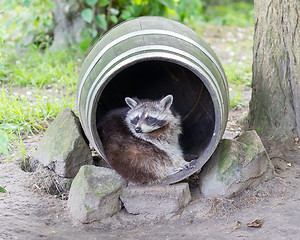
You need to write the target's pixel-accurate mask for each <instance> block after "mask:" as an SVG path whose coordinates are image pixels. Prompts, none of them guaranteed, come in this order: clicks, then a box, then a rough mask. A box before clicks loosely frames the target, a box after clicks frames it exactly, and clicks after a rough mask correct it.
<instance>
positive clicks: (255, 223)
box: [247, 218, 264, 228]
mask: <svg viewBox="0 0 300 240" xmlns="http://www.w3.org/2000/svg"><path fill="white" fill-rule="evenodd" d="M263 222H264V219H263V218H257V219H255V220H253V221H252V222H249V223H247V226H248V227H254V228H259V227H261V226H262V225H263Z"/></svg>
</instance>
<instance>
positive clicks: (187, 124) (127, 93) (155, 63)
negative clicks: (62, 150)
mask: <svg viewBox="0 0 300 240" xmlns="http://www.w3.org/2000/svg"><path fill="white" fill-rule="evenodd" d="M203 79H204V78H203V77H202V76H197V75H195V74H194V73H193V72H192V71H191V70H189V69H187V68H185V67H183V66H181V65H178V64H176V63H172V62H168V61H164V60H150V61H142V62H139V63H135V64H133V65H131V66H129V67H126V68H124V69H121V70H120V71H119V73H117V74H116V75H115V76H113V78H112V79H111V80H110V82H109V83H108V84H107V85H106V87H105V88H104V90H103V92H102V93H101V96H100V99H99V101H98V107H97V113H96V122H98V121H101V118H102V117H103V116H104V115H105V114H106V113H107V112H108V111H110V110H112V109H114V108H119V107H125V106H126V104H125V101H124V98H125V97H138V98H140V99H153V100H156V99H160V98H162V97H163V96H165V95H168V94H172V95H173V96H174V103H173V107H174V108H175V110H176V111H177V112H178V113H179V114H180V115H181V117H182V127H183V135H182V136H181V139H180V143H181V146H182V148H183V151H184V153H185V157H186V160H187V161H189V160H192V159H196V158H198V157H199V156H200V155H201V153H202V152H203V151H204V150H205V149H206V148H207V146H208V144H209V142H210V140H211V138H212V136H213V133H214V127H215V110H214V105H213V101H212V98H211V95H210V94H209V91H208V89H207V88H206V87H205V85H204V84H203Z"/></svg>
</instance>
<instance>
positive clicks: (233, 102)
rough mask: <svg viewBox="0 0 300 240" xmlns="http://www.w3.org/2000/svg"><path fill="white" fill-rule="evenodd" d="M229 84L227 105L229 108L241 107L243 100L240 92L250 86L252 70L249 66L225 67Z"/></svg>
mask: <svg viewBox="0 0 300 240" xmlns="http://www.w3.org/2000/svg"><path fill="white" fill-rule="evenodd" d="M225 72H226V75H227V80H228V83H229V96H230V99H229V104H230V107H231V108H237V107H243V106H244V105H245V99H244V98H243V96H242V92H243V90H244V89H245V88H246V87H250V86H251V82H252V69H251V65H250V64H239V63H236V62H235V63H230V64H227V65H226V66H225Z"/></svg>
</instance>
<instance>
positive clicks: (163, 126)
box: [99, 95, 189, 184]
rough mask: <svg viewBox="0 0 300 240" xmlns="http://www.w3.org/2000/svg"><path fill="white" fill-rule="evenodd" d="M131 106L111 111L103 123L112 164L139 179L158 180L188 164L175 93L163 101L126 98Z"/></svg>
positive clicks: (130, 178)
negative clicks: (175, 107) (173, 106)
mask: <svg viewBox="0 0 300 240" xmlns="http://www.w3.org/2000/svg"><path fill="white" fill-rule="evenodd" d="M125 102H126V103H127V105H128V106H129V108H122V109H116V110H113V111H111V112H109V113H108V114H107V115H106V116H105V118H104V119H103V121H102V122H101V124H100V126H99V135H100V138H101V140H102V143H103V148H104V151H105V153H106V156H107V158H108V161H109V163H110V165H111V166H112V168H114V169H115V170H116V171H117V172H118V173H119V174H120V175H121V176H123V177H124V178H126V179H128V180H130V181H132V182H137V183H143V184H145V183H151V182H158V181H160V180H162V179H163V178H165V177H167V176H168V175H171V174H173V173H176V172H178V171H180V170H182V169H184V168H187V167H188V164H189V162H186V161H185V160H184V158H183V153H182V150H181V148H180V146H179V135H180V134H181V133H182V130H181V120H180V116H179V115H178V114H176V113H174V112H173V111H172V110H171V105H172V103H173V96H172V95H168V96H166V97H164V98H162V99H161V100H159V101H148V100H139V99H133V98H130V97H126V98H125Z"/></svg>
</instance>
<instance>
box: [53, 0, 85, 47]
mask: <svg viewBox="0 0 300 240" xmlns="http://www.w3.org/2000/svg"><path fill="white" fill-rule="evenodd" d="M52 1H53V2H54V3H55V5H56V7H55V9H54V10H53V17H54V23H55V27H54V39H53V43H52V46H51V49H52V50H57V49H59V48H63V47H66V46H67V45H68V44H69V43H70V42H75V43H79V42H80V40H81V34H82V31H83V30H84V29H85V27H86V24H85V22H84V20H83V19H82V18H81V16H80V12H81V10H82V9H81V8H82V7H83V2H84V1H82V0H79V1H78V0H52Z"/></svg>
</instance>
